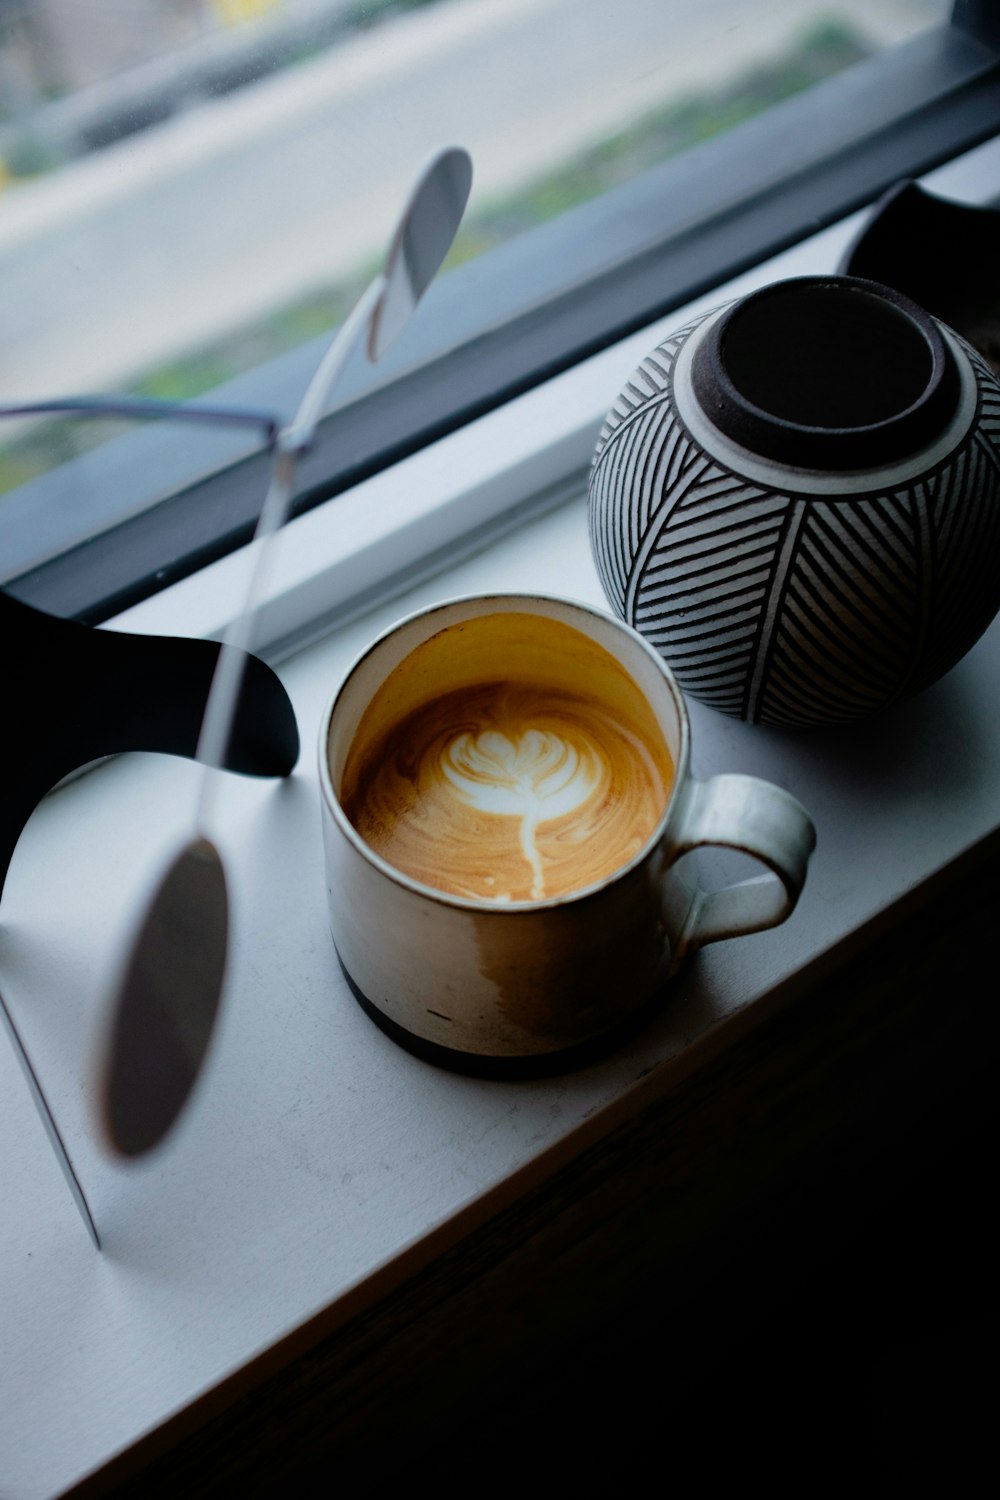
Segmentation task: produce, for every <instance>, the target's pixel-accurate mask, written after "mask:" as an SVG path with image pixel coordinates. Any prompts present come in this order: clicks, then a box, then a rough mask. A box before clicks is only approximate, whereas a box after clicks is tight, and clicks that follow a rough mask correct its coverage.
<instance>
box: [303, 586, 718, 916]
mask: <svg viewBox="0 0 1000 1500" xmlns="http://www.w3.org/2000/svg"><path fill="white" fill-rule="evenodd" d="M497 603H504V604H518V603H523V604H524V605H525V606H527V605H530V604H531V603H535V604H538V603H542V604H553V605H556V606H559V607H561V608H565V609H569V610H575V611H578V612H579V613H581V614H583V615H588V616H590V617H591V618H596V619H598V620H601V621H603V622H604V623H605V624H608V625H611V626H613V627H614V629H615V630H616V632H621V633H622V634H623V635H624V636H625V637H626V638H627V639H628V640H630V641H631V642H632V643H633V645H635V646H636V647H637V648H638V649H639V650H641V652H642V653H643V654H644V655H645V656H646V657H647V658H648V659H649V661H650V663H651V664H652V665H653V667H655V668H656V670H657V672H658V673H659V675H660V677H662V679H663V681H664V683H665V685H666V687H667V690H668V692H669V694H670V697H671V700H672V702H673V705H674V709H675V712H676V714H677V725H678V745H677V755H676V759H675V765H674V777H673V781H672V782H671V785H670V791H669V793H668V796H667V800H666V804H665V806H664V808H663V812H662V813H661V815H660V817H659V819H658V820H657V822H656V824H655V826H654V828H653V829H652V831H651V833H650V835H649V837H648V838H647V839H646V840H645V842H644V843H643V844H642V845H641V846H640V848H639V849H637V850H636V852H635V854H633V855H632V857H631V859H628V860H626V861H625V863H624V864H622V865H619V866H618V867H617V869H614V870H612V871H610V873H609V874H607V875H604V876H602V877H601V878H600V879H599V880H594V881H591V882H590V884H589V885H584V886H579V887H577V888H575V889H574V890H571V891H563V892H562V893H561V894H559V895H555V896H543V897H541V898H539V899H536V900H532V899H528V900H524V901H503V902H501V901H487V900H483V899H478V898H476V897H473V896H459V895H456V894H454V893H453V892H451V891H445V890H442V889H441V888H440V887H439V886H433V885H427V884H426V883H425V882H423V881H421V880H416V879H414V878H413V876H412V875H407V874H406V873H405V871H403V870H400V869H397V867H396V866H395V865H393V864H390V863H389V861H388V860H386V859H384V858H383V857H382V855H380V854H379V853H377V851H376V850H374V849H373V848H372V847H371V845H370V844H368V843H367V842H366V841H365V840H364V839H363V838H362V837H361V835H360V834H359V833H358V831H357V829H356V828H355V827H354V825H353V823H352V822H351V821H350V819H349V818H348V817H347V814H346V813H345V812H344V810H343V808H342V806H341V804H340V798H339V797H338V796H337V793H336V791H335V790H334V786H333V776H332V774H331V771H330V756H329V743H330V730H331V727H332V725H333V720H334V716H335V714H336V712H337V705H338V703H339V702H340V700H341V698H342V697H343V695H344V693H345V692H346V691H347V688H348V685H349V684H350V682H351V680H352V678H353V677H354V676H355V675H356V673H357V672H358V671H359V669H360V668H361V667H362V666H363V665H364V663H365V662H366V661H368V660H369V659H370V657H371V656H372V655H373V654H374V653H375V652H376V651H377V650H378V649H379V648H380V647H381V646H383V645H384V644H385V643H386V642H387V641H389V640H391V639H392V638H393V636H396V635H398V634H399V633H400V631H402V630H404V629H406V628H407V627H409V626H411V625H413V624H414V623H416V621H418V620H422V619H427V618H429V617H430V616H432V615H435V614H439V613H441V612H443V611H445V610H449V609H454V608H455V607H456V606H461V605H467V604H477V605H482V606H484V607H483V609H481V610H480V611H479V613H480V614H489V613H492V610H491V609H490V608H489V606H490V605H496V604H497ZM507 613H511V614H513V613H515V611H514V610H513V609H511V610H509V611H507ZM524 613H530V610H529V609H528V608H525V610H524ZM403 659H404V660H405V658H403ZM637 686H638V684H637ZM640 691H642V690H641V689H640ZM643 696H644V697H645V696H646V695H645V693H643ZM317 740H318V743H317V750H318V757H319V780H320V790H321V794H322V799H323V811H324V813H328V814H330V815H331V816H332V817H333V819H334V822H335V823H336V825H337V827H338V829H339V830H340V832H341V833H342V834H343V835H344V836H345V837H346V838H347V840H348V842H349V843H350V844H351V845H352V846H353V847H354V849H355V850H356V851H357V852H358V853H359V854H360V855H361V856H362V858H363V859H365V860H366V861H367V863H368V864H369V865H371V866H372V867H373V868H374V869H375V870H377V871H378V872H379V873H380V874H381V875H383V876H385V877H386V878H387V879H389V880H391V881H393V883H394V884H396V885H399V886H402V887H403V889H405V890H408V891H411V892H413V894H414V895H417V896H423V897H426V898H428V899H430V900H432V901H434V902H435V903H437V904H439V905H444V906H451V907H456V908H458V909H459V910H461V911H472V912H476V913H477V914H479V915H482V916H494V915H496V916H498V917H499V916H503V915H504V914H506V913H510V914H512V915H513V914H517V915H521V916H523V915H525V914H528V913H531V912H534V911H547V910H548V911H550V910H552V909H553V908H556V907H562V906H567V905H573V904H575V903H576V902H577V901H581V900H586V899H588V898H590V897H592V896H594V895H596V894H598V893H599V892H601V891H604V890H607V889H608V887H609V886H612V885H614V884H616V883H617V882H618V881H619V880H622V879H624V878H625V877H626V876H627V875H629V874H630V873H631V872H632V871H633V870H635V869H637V868H638V867H639V866H640V865H641V864H643V863H644V861H645V860H646V859H648V857H649V855H650V854H651V852H652V851H653V850H654V849H655V847H656V846H657V845H658V844H660V843H661V842H662V840H663V837H664V834H665V833H666V829H667V824H668V822H669V820H670V818H671V816H672V815H673V812H674V808H675V806H676V802H677V798H678V795H679V792H680V788H681V786H682V785H683V784H684V782H685V781H686V780H687V775H688V764H689V759H690V749H691V721H690V714H689V711H688V706H687V702H686V700H685V698H684V693H683V691H682V689H681V686H680V683H679V682H678V681H677V678H676V676H675V674H674V672H673V669H672V668H671V667H670V665H669V663H668V662H667V661H666V660H665V659H664V658H663V657H662V656H661V655H660V653H659V652H658V651H657V650H656V648H655V647H654V646H653V645H651V644H650V642H649V641H647V640H646V639H645V637H644V636H642V635H641V634H640V633H639V631H638V630H636V628H635V626H634V625H630V624H629V623H628V621H627V620H623V619H621V618H620V617H619V616H617V615H614V614H612V613H611V611H610V610H606V609H602V608H601V607H600V606H598V605H593V604H590V603H588V602H587V601H585V600H582V599H575V598H573V597H571V596H570V595H567V594H554V593H550V592H547V591H542V590H537V589H521V590H518V589H504V590H496V591H494V592H490V593H482V592H478V591H472V592H470V593H466V594H453V595H449V596H448V597H447V598H445V599H441V600H438V601H437V602H436V603H434V604H430V605H422V606H421V607H420V608H418V609H414V610H411V611H410V612H409V613H408V614H406V615H402V616H400V618H399V619H398V620H395V621H394V622H393V623H392V624H391V625H388V626H387V627H386V628H385V629H384V630H382V631H381V632H380V633H379V634H378V635H377V636H375V637H374V639H373V640H371V641H369V643H368V645H367V646H365V647H364V648H363V649H362V650H361V651H360V652H359V653H358V655H357V656H356V657H355V658H354V660H353V661H352V662H351V663H350V665H349V666H348V668H347V670H346V671H345V673H344V675H343V676H342V678H341V680H340V682H339V683H338V684H337V686H336V687H335V688H334V690H333V692H332V693H331V694H330V696H329V697H328V699H327V701H326V704H325V706H324V708H323V712H322V714H321V715H320V722H319V734H318V737H317Z"/></svg>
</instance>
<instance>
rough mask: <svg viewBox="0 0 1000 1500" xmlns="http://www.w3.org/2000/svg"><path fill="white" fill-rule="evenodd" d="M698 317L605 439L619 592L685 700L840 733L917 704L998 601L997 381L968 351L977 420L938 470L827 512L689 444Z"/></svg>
mask: <svg viewBox="0 0 1000 1500" xmlns="http://www.w3.org/2000/svg"><path fill="white" fill-rule="evenodd" d="M702 321H703V320H702V319H701V318H698V319H696V320H695V321H694V322H693V323H692V324H691V325H689V327H688V328H686V329H682V330H679V331H678V333H677V334H675V335H673V336H672V337H671V338H670V339H668V340H666V341H665V342H664V343H663V344H662V345H661V346H659V347H658V348H657V349H656V350H654V351H653V353H652V354H651V355H650V356H647V358H646V359H645V360H644V361H643V363H642V365H641V366H640V367H639V369H638V371H637V372H636V373H635V375H634V376H633V378H632V379H631V380H630V382H629V383H628V385H627V387H626V388H625V390H624V391H623V392H622V394H621V396H620V398H619V400H618V401H617V402H616V403H615V406H614V408H613V409H612V411H611V412H610V413H609V414H608V418H607V419H606V421H605V424H604V427H603V428H602V431H601V438H600V441H599V444H598V448H597V450H596V451H595V455H594V460H593V463H592V469H591V483H590V530H591V544H592V550H593V554H594V558H595V561H596V563H597V566H598V571H599V574H600V577H601V581H602V584H603V586H604V589H605V593H606V594H607V596H608V598H609V600H610V601H611V602H612V604H613V607H614V608H615V609H616V611H617V613H618V614H619V615H620V616H621V617H622V618H624V619H626V620H627V621H628V623H630V624H632V625H633V626H634V627H635V628H636V629H638V630H639V631H640V632H641V633H642V634H643V636H645V638H646V639H647V640H649V641H650V642H651V644H653V645H654V646H655V647H657V649H658V650H659V651H660V652H661V654H662V655H663V656H664V657H665V659H666V660H667V661H668V662H669V663H670V665H671V667H672V668H673V670H674V672H675V674H676V676H677V678H678V681H679V682H680V685H681V687H682V689H683V690H684V691H686V692H688V693H690V694H691V695H692V696H693V697H696V698H699V699H700V700H702V701H703V702H706V703H708V704H710V705H711V706H713V707H715V708H718V709H719V710H721V711H722V712H725V713H729V714H732V715H735V716H737V717H741V718H748V719H751V720H756V721H758V722H766V723H771V724H778V725H781V724H793V725H804V724H810V723H812V724H826V723H831V722H835V721H837V720H850V719H855V718H858V717H861V716H866V715H868V714H870V713H871V712H873V711H874V710H876V709H878V708H880V707H882V706H884V705H886V704H887V703H889V702H892V701H894V700H896V699H898V698H901V697H905V696H909V695H911V694H912V693H913V692H915V691H917V690H919V688H921V687H922V686H925V685H926V684H927V683H929V682H932V681H934V680H935V679H936V678H937V677H938V676H940V675H941V674H942V673H943V672H944V671H946V670H948V668H949V667H950V666H952V665H954V663H955V662H956V661H958V660H959V658H960V657H961V656H962V655H964V653H965V652H966V651H967V650H968V649H969V647H970V646H971V645H972V644H974V642H975V640H976V639H978V637H979V635H981V634H982V632H983V631H984V630H985V628H986V627H987V625H989V623H990V621H991V620H992V618H993V616H994V615H995V613H996V610H997V601H998V600H1000V388H998V386H997V383H996V378H995V376H994V375H993V372H992V371H991V370H990V368H989V366H988V365H986V363H985V361H983V360H982V359H981V358H980V357H979V356H978V355H977V354H976V353H975V351H973V350H968V349H967V353H968V355H969V358H970V361H971V363H972V366H973V372H974V374H975V380H976V387H977V402H978V410H977V415H976V420H975V421H974V422H973V424H972V426H971V428H970V429H968V431H967V432H966V436H965V438H964V440H962V441H961V442H960V443H959V446H958V448H957V449H955V450H953V451H952V452H951V453H950V454H948V455H947V456H946V457H944V458H943V459H940V460H939V461H938V463H937V466H936V468H935V469H934V470H933V471H932V472H931V473H929V474H927V475H924V476H922V477H919V478H916V479H913V480H908V481H906V482H901V483H900V484H899V486H898V488H888V489H886V490H884V491H869V492H867V493H865V492H861V493H852V494H850V495H848V496H844V497H842V498H841V497H836V496H834V497H831V498H829V499H827V498H824V497H821V496H820V495H818V494H813V493H810V494H808V495H806V494H800V493H795V492H794V489H786V488H785V487H784V485H782V487H781V488H780V489H778V488H774V487H768V486H767V485H766V484H765V483H763V482H761V481H749V480H747V479H745V478H742V477H740V476H739V475H737V474H735V473H733V472H732V471H731V470H730V469H729V468H728V467H726V465H725V464H724V463H722V462H720V461H719V460H717V459H715V458H713V457H711V456H709V455H706V454H705V453H704V452H703V451H702V449H701V446H700V445H699V444H698V443H697V442H696V441H695V440H694V439H693V438H692V437H691V436H690V434H689V433H688V432H687V429H686V427H685V426H684V423H683V422H682V421H681V420H680V419H679V418H678V417H677V415H676V411H675V407H674V404H673V402H672V400H671V396H672V379H673V372H674V366H675V363H676V358H677V353H678V351H679V349H680V348H681V347H682V345H683V343H684V342H685V340H686V338H687V336H688V335H689V334H690V332H691V331H692V330H693V329H694V328H696V327H698V326H699V324H700V323H701V322H702ZM782 478H783V479H785V480H787V478H788V476H787V474H784V475H782ZM884 482H885V481H883V483H884ZM793 483H794V480H793Z"/></svg>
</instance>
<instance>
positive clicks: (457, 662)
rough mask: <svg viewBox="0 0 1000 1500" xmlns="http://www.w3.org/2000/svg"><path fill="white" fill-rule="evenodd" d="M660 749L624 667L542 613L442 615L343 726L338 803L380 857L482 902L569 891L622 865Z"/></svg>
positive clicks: (665, 779)
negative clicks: (446, 622) (346, 744)
mask: <svg viewBox="0 0 1000 1500" xmlns="http://www.w3.org/2000/svg"><path fill="white" fill-rule="evenodd" d="M672 778H673V764H672V761H671V757H670V753H669V750H668V749H667V746H666V743H665V741H664V738H663V734H662V732H661V731H660V728H659V726H658V724H657V722H656V718H655V715H654V714H653V712H652V710H651V709H650V707H649V704H648V703H647V702H646V699H645V698H644V697H643V695H642V693H641V692H640V691H639V688H638V687H637V686H636V684H635V682H634V680H633V679H632V677H631V676H630V675H629V673H628V672H626V670H625V669H624V667H622V665H621V664H620V663H619V662H618V661H617V660H616V659H615V657H613V656H612V655H611V654H610V653H609V652H607V651H606V650H604V648H603V647H602V646H599V645H598V644H597V643H596V642H595V641H593V640H591V639H590V637H589V636H587V635H585V634H583V633H582V632H581V631H578V630H575V629H573V628H572V627H570V626H568V625H564V624H563V623H562V622H561V621H557V620H553V619H550V618H548V617H547V616H541V615H530V614H520V613H496V614H491V615H484V616H481V617H480V618H478V619H472V620H467V621H464V622H462V623H461V624H454V625H450V626H447V627H446V628H445V629H443V630H441V631H440V632H439V633H438V634H437V635H435V636H433V637H431V639H430V640H427V641H425V642H424V643H423V644H422V645H420V646H418V647H417V648H416V649H415V650H414V651H412V652H411V653H410V655H409V656H407V657H406V658H405V659H404V660H403V661H402V662H401V663H400V664H399V665H398V666H397V667H396V668H395V669H394V671H393V672H392V673H390V675H389V676H388V677H387V678H386V680H385V682H383V683H382V685H381V687H380V688H379V689H378V690H377V692H376V693H375V695H374V697H373V699H372V701H371V702H370V703H369V705H368V707H367V709H366V711H365V713H364V715H363V716H362V718H361V721H360V723H359V725H358V729H357V731H356V733H355V735H354V739H353V741H352V744H351V748H350V751H349V753H348V755H347V759H346V763H345V766H344V773H343V776H342V778H341V784H340V801H341V805H342V806H343V809H344V812H345V813H346V815H347V817H348V818H349V819H350V821H351V823H352V824H353V825H354V827H355V828H356V829H357V831H358V833H359V834H360V835H361V837H362V838H363V839H364V840H365V842H366V843H367V844H368V845H369V846H370V847H371V848H372V849H374V850H375V851H376V853H378V854H379V855H381V856H382V858H383V859H385V860H386V861H387V862H388V863H389V864H391V865H393V866H395V868H396V869H398V870H401V871H402V872H404V873H405V874H407V875H409V876H412V877H413V878H414V879H415V880H419V881H421V882H422V883H423V884H425V885H429V886H433V887H435V888H437V889H439V890H443V891H447V892H450V893H451V894H453V895H456V896H464V897H471V898H473V899H476V900H482V901H490V902H511V901H537V900H542V899H544V898H546V897H553V896H560V895H563V894H565V893H566V892H568V891H574V890H579V889H581V888H583V887H585V886H589V885H592V884H593V883H594V882H596V881H600V880H601V879H603V878H604V877H605V876H607V875H610V874H612V873H613V872H614V871H615V870H618V869H620V868H621V867H622V865H624V864H626V863H627V862H628V861H629V860H630V859H631V858H632V856H633V855H635V854H636V853H637V852H638V851H639V850H640V849H641V848H642V847H643V846H644V845H645V844H646V842H647V841H648V839H649V837H650V835H651V834H652V832H653V830H654V829H655V827H656V825H657V824H658V822H659V820H660V818H661V817H662V815H663V812H664V809H665V808H666V805H667V799H668V796H669V792H670V785H671V781H672Z"/></svg>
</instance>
